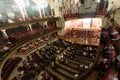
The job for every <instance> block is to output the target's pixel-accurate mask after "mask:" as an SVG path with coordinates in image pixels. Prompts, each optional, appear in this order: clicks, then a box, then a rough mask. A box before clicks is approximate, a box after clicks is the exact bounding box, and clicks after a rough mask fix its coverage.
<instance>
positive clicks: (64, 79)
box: [46, 67, 70, 80]
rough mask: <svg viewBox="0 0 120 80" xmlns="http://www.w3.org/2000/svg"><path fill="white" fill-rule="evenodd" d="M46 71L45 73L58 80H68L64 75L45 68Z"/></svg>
mask: <svg viewBox="0 0 120 80" xmlns="http://www.w3.org/2000/svg"><path fill="white" fill-rule="evenodd" d="M46 70H47V72H49V73H51V74H52V75H54V76H55V77H57V78H58V79H59V80H70V79H69V78H67V77H65V76H64V75H62V74H60V73H59V72H57V71H55V70H54V69H52V68H50V67H47V68H46Z"/></svg>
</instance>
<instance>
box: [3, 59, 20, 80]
mask: <svg viewBox="0 0 120 80" xmlns="http://www.w3.org/2000/svg"><path fill="white" fill-rule="evenodd" d="M21 60H22V58H20V57H14V58H10V59H8V60H7V61H6V63H5V65H4V66H3V69H2V72H1V76H2V80H8V77H9V76H10V74H11V72H12V71H13V69H14V68H15V67H16V66H17V64H18V63H19V62H20V61H21Z"/></svg>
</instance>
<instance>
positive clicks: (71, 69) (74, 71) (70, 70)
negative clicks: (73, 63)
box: [56, 62, 79, 74]
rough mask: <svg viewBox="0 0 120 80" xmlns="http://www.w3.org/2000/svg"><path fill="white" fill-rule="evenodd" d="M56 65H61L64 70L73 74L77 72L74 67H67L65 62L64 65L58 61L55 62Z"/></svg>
mask: <svg viewBox="0 0 120 80" xmlns="http://www.w3.org/2000/svg"><path fill="white" fill-rule="evenodd" d="M56 65H57V66H58V67H61V68H63V69H65V70H67V71H69V72H71V73H73V74H76V73H79V71H78V70H75V69H73V68H71V67H68V66H67V64H66V65H63V64H61V63H59V62H56Z"/></svg>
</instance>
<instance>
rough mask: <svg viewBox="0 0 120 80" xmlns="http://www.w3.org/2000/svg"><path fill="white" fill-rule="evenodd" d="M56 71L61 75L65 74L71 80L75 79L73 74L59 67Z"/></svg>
mask: <svg viewBox="0 0 120 80" xmlns="http://www.w3.org/2000/svg"><path fill="white" fill-rule="evenodd" d="M56 71H57V72H59V73H61V74H63V75H64V76H66V77H68V78H69V79H71V80H73V79H74V75H73V74H71V73H69V72H68V71H65V70H64V69H62V68H59V67H57V68H56Z"/></svg>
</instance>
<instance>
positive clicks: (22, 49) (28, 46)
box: [17, 33, 56, 54]
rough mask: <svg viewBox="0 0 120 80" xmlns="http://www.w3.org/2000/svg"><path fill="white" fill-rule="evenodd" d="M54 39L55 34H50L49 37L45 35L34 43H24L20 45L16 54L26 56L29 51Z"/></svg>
mask: <svg viewBox="0 0 120 80" xmlns="http://www.w3.org/2000/svg"><path fill="white" fill-rule="evenodd" d="M55 37H56V33H52V34H49V35H45V36H42V37H38V38H36V39H35V40H34V41H31V42H29V43H26V44H24V45H22V46H21V47H20V48H19V49H18V50H17V54H26V53H29V51H31V50H33V49H35V48H37V47H39V46H40V45H41V44H43V43H46V42H48V41H50V40H52V39H54V38H55Z"/></svg>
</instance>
